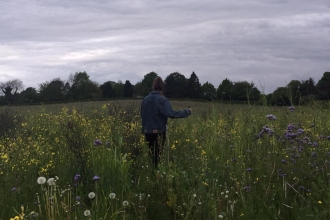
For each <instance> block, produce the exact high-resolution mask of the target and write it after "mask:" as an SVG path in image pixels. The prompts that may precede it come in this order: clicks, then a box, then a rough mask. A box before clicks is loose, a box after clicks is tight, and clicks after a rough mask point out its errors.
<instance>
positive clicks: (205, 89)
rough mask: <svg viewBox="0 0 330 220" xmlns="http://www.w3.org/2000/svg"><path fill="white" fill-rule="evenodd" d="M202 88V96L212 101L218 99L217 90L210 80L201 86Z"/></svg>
mask: <svg viewBox="0 0 330 220" xmlns="http://www.w3.org/2000/svg"><path fill="white" fill-rule="evenodd" d="M200 90H201V98H203V99H206V100H209V101H212V100H214V99H216V97H217V90H216V89H215V87H214V86H213V85H212V84H211V83H209V82H206V83H204V84H203V85H202V86H201V88H200Z"/></svg>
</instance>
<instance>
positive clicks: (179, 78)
mask: <svg viewBox="0 0 330 220" xmlns="http://www.w3.org/2000/svg"><path fill="white" fill-rule="evenodd" d="M164 82H165V84H166V86H165V96H166V97H168V98H185V94H186V92H187V85H188V81H187V79H186V77H185V76H184V75H182V74H181V73H178V72H174V73H171V74H170V75H168V76H167V77H166V79H165V80H164Z"/></svg>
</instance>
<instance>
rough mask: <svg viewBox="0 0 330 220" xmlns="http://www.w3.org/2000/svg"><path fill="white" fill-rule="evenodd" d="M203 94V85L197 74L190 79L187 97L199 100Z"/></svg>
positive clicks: (193, 74) (193, 73)
mask: <svg viewBox="0 0 330 220" xmlns="http://www.w3.org/2000/svg"><path fill="white" fill-rule="evenodd" d="M200 94H201V84H200V82H199V79H198V77H197V75H196V74H195V72H192V74H191V75H190V78H189V79H188V87H187V96H188V98H190V99H198V98H199V97H200Z"/></svg>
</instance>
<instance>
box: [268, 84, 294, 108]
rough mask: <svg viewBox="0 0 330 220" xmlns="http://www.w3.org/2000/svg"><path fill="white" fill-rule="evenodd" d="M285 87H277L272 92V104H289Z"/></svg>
mask: <svg viewBox="0 0 330 220" xmlns="http://www.w3.org/2000/svg"><path fill="white" fill-rule="evenodd" d="M287 91H288V88H287V87H278V88H277V89H276V90H275V91H274V92H273V94H272V99H271V103H272V104H273V105H280V106H284V105H290V100H289V98H288V96H287Z"/></svg>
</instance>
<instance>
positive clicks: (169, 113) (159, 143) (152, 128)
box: [140, 76, 192, 168]
mask: <svg viewBox="0 0 330 220" xmlns="http://www.w3.org/2000/svg"><path fill="white" fill-rule="evenodd" d="M164 89H165V83H164V82H163V80H162V78H161V77H159V76H158V77H156V78H155V79H154V81H153V85H152V90H153V91H152V92H150V93H149V95H148V96H146V97H145V98H144V99H143V101H142V103H141V111H140V116H141V118H142V133H143V134H144V135H145V139H146V142H147V143H148V146H149V152H150V154H151V158H152V163H153V164H154V166H155V167H156V168H158V164H159V161H160V155H161V152H162V150H163V148H164V144H165V139H166V131H167V119H168V118H186V117H188V116H189V115H191V112H192V109H191V108H190V107H188V108H187V109H185V110H183V111H174V110H173V109H172V107H171V105H170V103H169V101H168V99H167V98H166V97H165V96H164V94H163V92H164Z"/></svg>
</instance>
